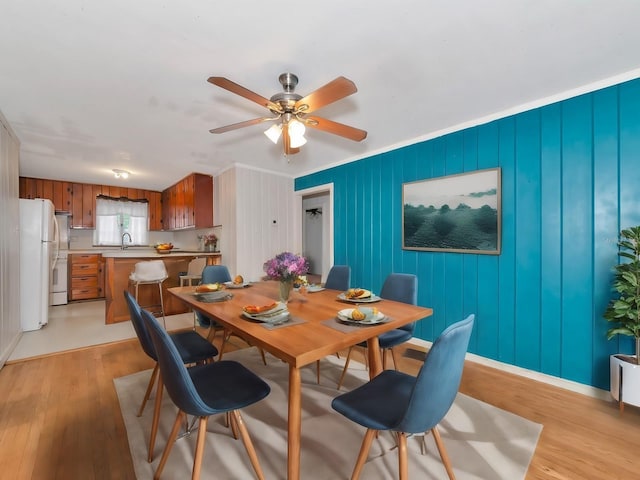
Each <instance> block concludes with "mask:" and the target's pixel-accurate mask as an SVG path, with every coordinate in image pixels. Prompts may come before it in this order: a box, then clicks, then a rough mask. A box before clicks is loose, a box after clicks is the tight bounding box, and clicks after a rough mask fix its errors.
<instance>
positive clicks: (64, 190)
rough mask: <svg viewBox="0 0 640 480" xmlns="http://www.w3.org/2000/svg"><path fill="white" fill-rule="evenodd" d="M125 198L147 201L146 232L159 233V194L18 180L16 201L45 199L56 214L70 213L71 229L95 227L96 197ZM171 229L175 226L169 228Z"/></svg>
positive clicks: (41, 180) (147, 191)
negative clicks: (20, 199) (18, 198)
mask: <svg viewBox="0 0 640 480" xmlns="http://www.w3.org/2000/svg"><path fill="white" fill-rule="evenodd" d="M98 195H107V196H109V197H115V198H119V197H127V198H129V199H131V200H140V199H143V198H144V199H146V200H147V201H148V202H149V230H152V231H160V230H165V229H166V228H165V227H164V225H163V211H162V206H163V200H162V193H161V192H156V191H153V190H143V189H140V188H127V187H114V186H111V185H95V184H87V183H76V182H67V181H62V180H47V179H42V178H31V177H20V179H19V196H20V198H46V199H49V200H51V201H52V202H53V204H54V206H55V209H56V211H57V212H68V213H70V214H71V216H70V219H69V220H70V221H69V226H70V227H71V228H88V229H90V228H95V210H96V197H97V196H98ZM174 202H175V201H174ZM173 228H174V229H175V226H174V227H173Z"/></svg>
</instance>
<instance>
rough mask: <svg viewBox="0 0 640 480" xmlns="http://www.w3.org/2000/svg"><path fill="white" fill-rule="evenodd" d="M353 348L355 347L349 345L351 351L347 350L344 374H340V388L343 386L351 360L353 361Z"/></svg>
mask: <svg viewBox="0 0 640 480" xmlns="http://www.w3.org/2000/svg"><path fill="white" fill-rule="evenodd" d="M351 350H353V347H349V351H348V352H347V359H346V360H345V362H344V368H343V369H342V375H340V380H338V390H340V387H342V382H343V381H344V376H345V375H346V373H347V368H349V362H350V361H351Z"/></svg>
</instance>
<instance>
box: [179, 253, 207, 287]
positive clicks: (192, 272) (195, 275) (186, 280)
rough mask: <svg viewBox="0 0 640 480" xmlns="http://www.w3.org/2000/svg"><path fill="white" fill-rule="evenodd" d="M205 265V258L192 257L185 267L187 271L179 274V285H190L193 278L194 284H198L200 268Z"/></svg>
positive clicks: (200, 276)
mask: <svg viewBox="0 0 640 480" xmlns="http://www.w3.org/2000/svg"><path fill="white" fill-rule="evenodd" d="M206 266H207V258H206V257H199V258H194V259H193V260H191V261H190V262H189V266H188V267H187V273H186V274H185V275H180V276H179V279H180V286H181V287H184V286H185V285H188V286H192V285H193V284H194V283H193V281H194V280H195V284H196V285H198V284H199V283H200V279H201V278H202V270H204V267H206Z"/></svg>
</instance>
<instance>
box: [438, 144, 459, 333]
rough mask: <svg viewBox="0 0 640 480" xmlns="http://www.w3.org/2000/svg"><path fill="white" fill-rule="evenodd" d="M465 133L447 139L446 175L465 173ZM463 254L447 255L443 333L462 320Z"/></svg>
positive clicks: (440, 329) (441, 327) (440, 326)
mask: <svg viewBox="0 0 640 480" xmlns="http://www.w3.org/2000/svg"><path fill="white" fill-rule="evenodd" d="M463 138H464V134H463V132H456V133H452V134H451V135H447V136H446V137H445V142H446V158H445V162H446V167H445V169H446V172H447V173H446V174H447V175H455V174H457V173H461V172H463V167H464V164H463V161H464V156H463V153H462V152H463ZM463 256H464V255H463V254H461V253H447V254H445V269H446V276H445V278H444V284H445V302H446V303H447V312H446V315H445V318H444V324H442V325H439V331H442V330H443V329H444V328H445V327H447V326H448V325H450V324H452V323H454V322H456V321H458V320H462V302H461V298H462V283H463V282H462V257H463Z"/></svg>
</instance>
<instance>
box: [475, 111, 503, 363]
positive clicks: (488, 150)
mask: <svg viewBox="0 0 640 480" xmlns="http://www.w3.org/2000/svg"><path fill="white" fill-rule="evenodd" d="M498 145H499V144H498V123H497V122H493V123H489V124H487V125H482V126H480V127H478V168H479V169H481V170H483V169H486V168H494V167H496V166H497V165H498V160H499V152H498ZM502 204H503V205H504V200H503V201H502ZM503 244H504V240H503ZM499 259H500V257H498V256H495V255H479V256H478V284H477V288H478V306H477V311H476V320H475V326H474V329H473V330H474V335H475V339H476V343H475V345H474V351H476V352H477V353H478V354H479V355H483V356H486V357H489V358H497V356H498V336H497V335H496V332H498V331H499V324H498V320H499V310H498V302H497V299H498V298H499V292H500V282H499V276H498V262H499ZM465 313H466V312H465Z"/></svg>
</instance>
